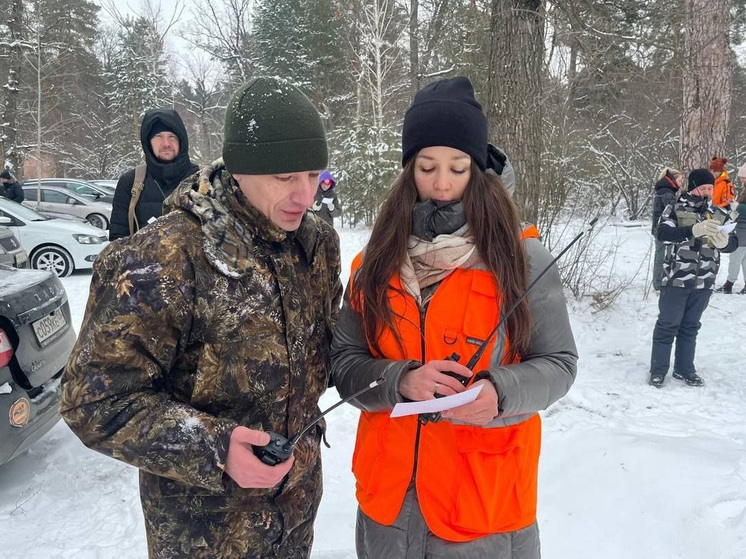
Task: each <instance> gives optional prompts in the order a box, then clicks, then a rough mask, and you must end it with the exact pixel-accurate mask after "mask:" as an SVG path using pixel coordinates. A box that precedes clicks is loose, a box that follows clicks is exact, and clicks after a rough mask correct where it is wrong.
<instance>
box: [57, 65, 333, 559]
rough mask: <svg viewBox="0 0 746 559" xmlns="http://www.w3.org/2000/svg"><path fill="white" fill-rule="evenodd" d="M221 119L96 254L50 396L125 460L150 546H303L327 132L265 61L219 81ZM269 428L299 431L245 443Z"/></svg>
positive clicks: (317, 356)
mask: <svg viewBox="0 0 746 559" xmlns="http://www.w3.org/2000/svg"><path fill="white" fill-rule="evenodd" d="M224 132H225V134H224V143H223V157H222V159H219V160H217V161H216V162H214V163H212V164H210V165H208V166H205V167H204V168H203V169H202V170H201V171H200V173H199V174H198V175H195V176H194V177H191V178H189V179H188V180H185V181H183V182H182V183H181V184H180V185H179V186H178V187H176V190H175V191H174V192H173V193H172V194H171V196H169V197H168V199H167V202H166V204H165V206H164V215H163V216H162V217H161V218H159V219H158V220H157V221H156V223H154V224H153V225H151V226H149V227H145V228H144V229H142V230H141V231H139V232H138V233H137V234H135V235H132V236H130V237H127V238H126V239H120V240H119V241H117V242H114V243H111V244H110V245H109V246H108V247H106V249H104V251H103V252H102V253H101V254H100V255H99V257H98V258H97V260H96V262H95V265H94V272H93V278H92V281H91V291H90V293H91V295H90V299H89V301H88V306H87V308H86V315H85V318H84V320H83V326H82V328H81V331H80V336H79V337H78V341H77V344H76V346H75V348H74V349H73V352H72V354H71V356H70V359H69V362H68V364H67V367H66V368H65V374H64V375H63V380H62V392H63V396H62V403H61V413H62V415H63V417H64V419H65V421H66V422H67V423H68V425H70V427H71V428H72V430H73V431H74V432H75V433H76V434H77V435H78V436H79V437H80V439H81V440H82V441H83V442H84V443H85V444H86V445H88V446H89V447H91V448H93V449H95V450H98V451H100V452H102V453H104V454H107V455H109V456H113V457H115V458H118V459H120V460H122V461H124V462H126V463H128V464H131V465H133V466H136V467H138V468H140V496H141V500H142V507H143V513H144V518H145V528H146V534H147V538H148V550H149V554H150V557H151V559H155V558H158V559H163V558H166V557H174V558H175V557H203V558H210V559H235V558H238V557H252V558H257V559H259V558H268V559H269V558H272V559H278V558H283V559H308V557H309V556H310V553H311V543H312V541H313V521H314V518H315V516H316V511H317V509H318V506H319V502H320V500H321V492H322V475H321V453H320V449H319V443H320V441H321V438H322V435H323V432H324V424H323V423H320V424H317V425H316V426H314V428H312V429H309V430H307V431H306V432H303V427H304V426H305V425H306V424H307V423H308V422H309V421H310V420H312V419H313V418H315V417H316V416H317V414H318V402H319V397H320V396H321V395H322V394H323V392H324V391H325V390H326V387H327V386H328V371H327V367H328V364H329V361H330V356H329V344H330V340H331V337H332V329H333V328H334V324H335V322H336V320H337V315H338V313H339V306H340V300H341V297H342V285H341V283H340V278H339V274H340V252H339V238H338V236H337V234H336V233H335V231H334V229H333V228H331V227H329V226H328V225H326V224H325V223H323V222H321V221H320V220H318V219H316V218H315V217H314V216H312V215H310V214H309V213H308V209H309V207H310V206H311V204H312V203H313V197H314V194H315V193H316V188H317V186H318V183H319V176H320V174H321V170H322V169H324V168H325V167H326V166H327V164H328V151H327V143H326V135H325V132H324V127H323V124H322V121H321V116H320V115H319V113H318V111H317V110H316V108H315V107H314V105H313V103H312V102H311V101H310V100H309V99H308V98H307V97H306V96H305V95H304V94H303V93H301V92H300V91H299V90H298V89H297V88H295V87H294V86H292V85H291V84H289V83H287V82H285V81H283V80H280V79H277V78H256V79H253V80H251V81H250V82H248V83H246V84H245V85H243V86H242V87H241V88H239V89H238V90H237V91H236V92H235V93H234V94H233V95H232V97H231V99H230V101H229V103H228V107H227V109H226V115H225V129H224ZM145 137H147V134H146V136H145ZM171 151H172V152H173V151H176V149H175V148H174V149H172V150H171ZM153 152H154V155H158V154H159V153H162V152H160V151H159V150H158V149H157V148H156V147H154V148H153ZM161 159H163V157H161ZM270 431H272V432H274V433H277V434H280V435H282V436H283V437H286V438H287V439H291V438H293V437H294V436H295V435H302V436H300V437H299V439H298V441H297V443H296V444H295V447H294V450H293V452H292V455H291V457H290V458H289V459H288V460H287V461H284V462H280V463H278V464H276V465H268V464H267V463H264V462H262V461H260V459H259V458H257V456H256V455H255V452H254V448H255V447H261V446H265V445H267V444H268V443H269V442H270V435H269V432H270Z"/></svg>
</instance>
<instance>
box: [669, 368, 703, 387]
mask: <svg viewBox="0 0 746 559" xmlns="http://www.w3.org/2000/svg"><path fill="white" fill-rule="evenodd" d="M673 378H675V379H678V380H683V381H684V382H685V383H686V384H687V385H688V386H704V385H705V381H704V379H703V378H702V377H701V376H699V375H698V374H697V373H688V374H684V373H678V372H676V371H674V372H673Z"/></svg>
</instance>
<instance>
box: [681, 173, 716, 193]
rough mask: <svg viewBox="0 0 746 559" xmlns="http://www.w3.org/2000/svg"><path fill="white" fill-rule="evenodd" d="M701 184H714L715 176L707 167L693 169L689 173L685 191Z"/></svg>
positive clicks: (689, 190)
mask: <svg viewBox="0 0 746 559" xmlns="http://www.w3.org/2000/svg"><path fill="white" fill-rule="evenodd" d="M703 184H715V176H714V175H713V174H712V173H711V172H710V171H708V170H707V169H694V170H693V171H691V172H690V173H689V182H688V184H687V192H691V191H692V190H694V189H695V188H697V187H698V186H702V185H703Z"/></svg>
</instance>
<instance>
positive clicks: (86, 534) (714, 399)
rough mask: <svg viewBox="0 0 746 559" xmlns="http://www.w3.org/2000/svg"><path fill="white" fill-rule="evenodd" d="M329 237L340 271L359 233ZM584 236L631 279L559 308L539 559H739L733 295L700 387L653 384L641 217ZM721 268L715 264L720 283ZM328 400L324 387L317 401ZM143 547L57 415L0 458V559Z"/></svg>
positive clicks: (124, 500) (324, 525)
mask: <svg viewBox="0 0 746 559" xmlns="http://www.w3.org/2000/svg"><path fill="white" fill-rule="evenodd" d="M340 235H341V240H342V250H343V265H344V268H345V270H347V269H348V267H349V264H350V261H351V259H352V257H353V256H354V254H355V253H356V252H357V251H358V250H359V249H360V248H361V247H362V246H363V244H364V243H365V240H366V238H367V235H368V232H367V231H364V230H349V229H342V230H341V231H340ZM597 241H598V242H601V243H606V244H608V245H609V246H616V247H618V253H617V256H616V260H615V273H616V274H617V275H619V276H622V277H625V278H627V279H629V280H630V282H629V286H628V287H627V288H626V290H625V291H624V293H623V294H622V295H621V297H620V298H619V300H618V301H617V302H616V304H615V305H614V306H613V308H611V309H607V310H604V311H600V312H594V311H593V309H592V307H591V306H590V305H589V304H587V303H585V302H574V301H571V302H570V309H571V317H572V324H573V329H574V332H575V337H576V340H577V342H578V346H579V350H580V357H581V359H580V364H579V372H578V379H577V382H576V383H575V386H574V387H573V388H572V390H571V391H570V393H569V394H568V395H567V396H566V397H565V398H564V399H562V400H561V401H560V402H559V403H557V404H556V405H554V406H553V407H552V408H550V409H549V410H548V411H547V412H546V413H544V414H543V415H544V444H543V453H542V460H541V471H540V478H541V479H540V484H539V488H540V498H539V522H540V526H541V531H542V548H543V557H544V559H598V558H599V557H602V558H604V559H628V558H629V557H639V558H643V559H653V558H655V559H668V558H677V559H743V558H744V557H746V448H745V444H744V443H745V439H746V364H745V363H744V359H743V356H742V354H741V350H742V349H743V348H742V347H741V345H740V344H741V343H744V341H746V338H745V337H744V336H745V335H746V296H739V295H732V296H726V295H719V294H716V295H714V296H713V298H712V300H711V304H710V307H709V308H708V309H707V311H706V312H705V315H704V317H703V320H702V330H701V332H700V335H699V342H700V343H699V347H698V350H697V364H698V370H699V372H700V374H701V375H702V376H703V377H704V378H705V380H706V382H707V384H706V386H705V387H704V388H690V387H687V386H685V385H684V384H683V383H681V382H678V381H674V380H672V379H671V378H670V376H669V378H668V379H667V381H666V385H665V386H664V387H663V388H662V389H660V390H658V389H655V388H652V387H650V386H648V385H647V369H648V364H649V359H650V341H651V335H652V331H653V325H654V323H655V319H656V316H657V299H656V297H655V295H652V294H647V295H646V291H645V290H646V287H647V283H648V282H647V281H646V278H645V274H646V270H647V267H648V265H647V260H646V259H647V258H648V256H647V255H648V253H649V252H650V248H651V246H650V236H649V234H648V232H647V227H634V228H626V227H615V226H612V225H608V226H606V227H604V228H603V229H602V231H601V234H600V235H599V237H598V239H597ZM724 264H727V257H724ZM638 270H640V272H639V273H638ZM346 275H347V272H345V276H346ZM724 276H725V270H724V269H721V272H720V277H719V279H718V285H719V284H721V283H722V281H723V280H724ZM89 282H90V274H82V275H74V276H72V277H70V278H66V279H65V280H64V284H65V288H66V289H67V292H68V295H69V298H70V306H71V308H72V313H73V318H74V321H75V326H76V329H77V328H79V326H80V322H81V320H82V317H83V311H84V307H85V302H86V299H87V289H88V285H89ZM736 288H737V289H740V288H741V283H740V280H739V283H738V284H737V285H736ZM337 400H338V397H337V395H336V393H335V392H334V391H331V392H330V393H327V394H326V395H325V396H324V398H323V401H322V407H326V406H328V405H331V404H332V403H334V402H336V401H337ZM356 416H357V412H356V411H355V410H354V409H353V408H352V407H349V406H343V407H341V408H340V409H338V410H335V411H333V412H332V413H331V414H330V416H329V418H328V424H329V432H328V439H329V442H330V443H331V445H332V448H331V449H326V448H323V450H324V472H325V476H324V483H325V487H324V499H323V501H322V504H321V510H320V511H319V516H318V520H317V523H316V542H315V546H314V552H313V557H314V558H315V559H348V558H353V557H355V553H354V539H353V535H354V519H355V510H356V505H355V497H354V482H353V478H352V475H351V473H350V459H351V453H352V447H353V441H354V437H355V427H356ZM145 556H146V547H145V533H144V528H143V524H142V513H141V511H140V505H139V500H138V494H137V472H136V470H135V469H133V468H131V467H129V466H126V465H124V464H121V463H119V462H116V461H115V460H112V459H109V458H106V457H104V456H101V455H99V454H97V453H95V452H92V451H89V450H87V449H86V448H85V447H83V445H82V444H81V443H80V442H78V440H77V439H76V438H75V436H74V435H72V433H71V432H70V431H69V430H68V428H67V427H66V426H65V425H64V423H62V422H60V423H59V424H57V426H56V427H55V428H54V429H53V430H52V431H51V432H50V433H49V434H48V435H47V436H46V437H44V438H43V439H42V440H41V441H39V442H38V443H37V444H36V445H35V446H34V447H33V448H31V449H30V450H29V451H28V452H27V453H26V454H24V455H23V456H20V457H19V458H17V459H16V460H14V461H13V462H11V463H9V464H7V465H5V466H2V467H0V557H19V558H20V557H22V558H24V559H54V558H70V559H73V558H74V559H108V558H113V557H116V558H117V559H141V558H142V557H145Z"/></svg>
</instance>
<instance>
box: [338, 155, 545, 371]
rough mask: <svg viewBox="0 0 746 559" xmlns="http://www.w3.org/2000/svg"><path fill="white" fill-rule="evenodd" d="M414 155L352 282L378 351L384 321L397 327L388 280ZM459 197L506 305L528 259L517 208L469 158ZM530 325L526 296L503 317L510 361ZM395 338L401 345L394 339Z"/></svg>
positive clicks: (406, 215) (396, 262) (411, 193)
mask: <svg viewBox="0 0 746 559" xmlns="http://www.w3.org/2000/svg"><path fill="white" fill-rule="evenodd" d="M415 159H416V158H415V157H413V158H412V159H410V160H409V162H407V164H406V165H405V167H404V169H403V170H402V172H401V173H400V174H399V177H398V178H397V179H396V181H395V182H394V184H393V186H392V187H391V190H390V191H389V193H388V195H387V196H386V199H385V200H384V202H383V204H382V206H381V211H380V213H379V214H378V218H377V219H376V222H375V225H374V226H373V232H372V233H371V236H370V241H368V245H367V248H366V249H365V256H364V258H363V261H362V264H361V266H360V268H359V270H358V272H357V275H356V276H355V281H354V282H353V290H352V295H351V297H352V300H353V301H354V302H355V304H356V306H357V307H358V308H360V309H362V310H363V325H364V328H365V334H366V336H367V338H368V340H369V342H370V344H371V345H372V347H373V349H375V350H376V351H377V352H378V353H379V354H381V353H382V352H381V348H380V347H379V346H378V336H379V334H380V332H381V331H382V329H383V327H384V326H388V327H389V328H390V329H391V331H392V332H394V333H395V332H396V330H395V328H394V323H393V317H392V313H391V304H390V301H389V292H388V291H389V289H390V287H389V282H390V281H391V279H392V278H394V277H395V276H396V275H397V274H398V273H399V271H400V270H401V268H402V266H403V265H404V261H405V257H406V253H407V241H408V240H409V235H410V232H411V230H412V209H413V207H414V204H415V202H416V201H417V188H416V186H415V182H414V166H415ZM462 203H463V205H464V211H465V213H466V221H467V223H468V224H469V229H470V232H471V235H472V236H473V238H474V244H475V246H476V248H477V251H478V253H479V255H480V257H481V258H482V261H483V262H484V264H485V266H486V267H487V269H489V270H490V271H491V272H492V273H493V275H494V276H495V280H496V281H497V286H498V289H499V291H500V293H502V297H503V300H502V307H501V308H502V309H503V311H505V310H507V309H509V308H511V307H512V306H513V305H514V304H515V302H516V301H517V300H518V298H519V297H520V296H521V295H523V293H524V292H525V291H526V287H527V285H528V263H527V261H526V254H525V251H524V249H523V243H522V241H521V222H520V219H519V217H518V210H517V209H516V207H515V204H514V203H513V199H512V198H511V197H510V194H509V193H508V191H507V190H506V189H505V187H503V185H502V183H501V182H500V179H499V178H498V177H497V176H495V175H491V174H487V173H485V172H484V171H482V170H481V169H480V168H479V167H478V166H477V165H476V164H475V163H474V161H472V164H471V177H470V179H469V184H468V186H467V187H466V190H465V191H464V196H463V199H462ZM531 328H532V326H531V315H530V311H529V305H528V300H527V298H526V299H524V300H523V301H521V303H520V304H519V305H518V307H517V308H516V309H515V311H513V313H512V314H511V315H510V317H508V319H507V322H506V330H507V334H508V339H509V340H510V353H509V354H508V356H507V357H508V360H509V361H512V360H513V359H514V358H515V356H516V355H520V354H521V353H524V352H525V350H526V349H527V348H528V344H529V341H530V338H531ZM397 343H398V344H399V347H400V348H402V344H401V341H400V340H399V339H397Z"/></svg>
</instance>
